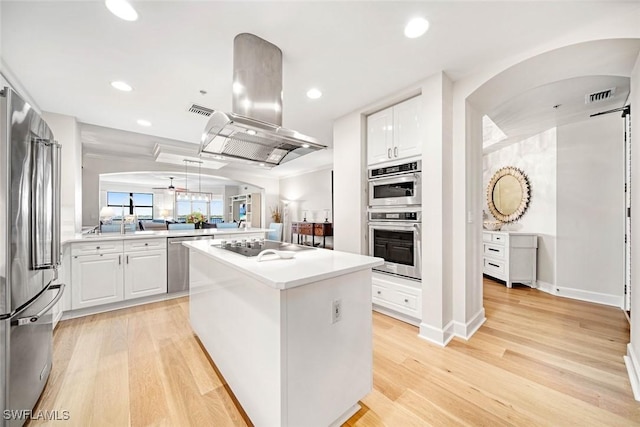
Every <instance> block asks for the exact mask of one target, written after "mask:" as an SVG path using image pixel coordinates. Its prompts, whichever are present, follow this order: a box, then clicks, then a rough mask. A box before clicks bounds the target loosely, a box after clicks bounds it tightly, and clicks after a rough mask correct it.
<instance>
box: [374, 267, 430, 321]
mask: <svg viewBox="0 0 640 427" xmlns="http://www.w3.org/2000/svg"><path fill="white" fill-rule="evenodd" d="M372 286H373V292H372V299H373V304H374V306H373V308H374V310H377V311H380V312H382V313H385V314H388V315H390V316H393V317H396V318H399V319H400V320H404V321H408V322H409V323H412V324H418V323H419V322H420V320H422V288H421V286H422V282H416V281H413V280H407V279H402V278H399V277H398V278H396V277H394V276H389V275H385V274H377V273H374V274H373V285H372ZM380 308H383V309H382V310H380ZM389 310H390V311H389ZM395 313H400V314H401V315H403V316H396V315H394V314H395Z"/></svg>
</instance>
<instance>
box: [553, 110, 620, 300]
mask: <svg viewBox="0 0 640 427" xmlns="http://www.w3.org/2000/svg"><path fill="white" fill-rule="evenodd" d="M623 131H624V122H623V120H622V119H621V118H620V114H618V113H616V114H608V115H603V116H598V117H593V118H590V119H588V120H586V121H581V122H578V123H574V124H570V125H566V126H561V127H559V128H558V184H557V185H558V190H557V191H558V211H557V218H558V219H557V221H558V224H557V227H558V239H557V260H558V261H557V267H556V269H557V278H556V279H557V283H556V288H557V290H558V294H559V295H567V296H572V297H577V298H580V299H586V300H589V301H595V302H601V303H605V304H610V305H616V306H618V307H622V302H623V299H622V297H623V295H624V213H625V208H624V150H623V148H624V134H623Z"/></svg>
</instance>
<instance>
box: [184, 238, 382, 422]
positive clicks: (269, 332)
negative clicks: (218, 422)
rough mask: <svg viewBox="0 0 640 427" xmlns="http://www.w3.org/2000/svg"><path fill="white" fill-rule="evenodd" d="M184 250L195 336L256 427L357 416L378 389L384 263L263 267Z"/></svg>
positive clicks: (302, 261)
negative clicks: (376, 278) (377, 294)
mask: <svg viewBox="0 0 640 427" xmlns="http://www.w3.org/2000/svg"><path fill="white" fill-rule="evenodd" d="M184 245H185V246H187V247H188V248H189V249H190V252H191V253H190V280H191V281H190V291H189V295H190V318H191V324H192V327H193V329H194V331H195V332H196V334H197V335H198V337H199V338H200V341H201V342H202V344H203V345H204V347H205V349H206V351H207V352H208V353H209V355H210V356H211V359H212V360H213V362H214V363H215V364H216V366H217V368H218V369H219V370H220V372H221V373H222V375H223V376H224V378H225V380H226V381H227V383H228V384H229V386H230V388H231V390H232V391H233V393H234V394H235V396H236V397H237V399H238V401H239V402H240V404H241V405H242V407H243V409H244V410H245V412H246V413H247V415H248V416H249V418H250V419H251V421H252V422H253V424H254V425H256V426H268V427H271V426H274V427H275V426H328V425H339V424H340V423H342V422H344V421H346V420H347V419H348V418H349V417H350V416H351V415H353V414H354V413H355V412H356V411H357V410H358V408H359V406H358V401H359V400H360V399H362V398H363V397H364V396H366V395H367V394H368V393H369V392H370V391H371V389H372V382H373V371H372V369H373V356H372V325H371V322H372V318H371V268H372V267H374V266H377V265H381V264H382V263H383V260H382V259H381V258H373V257H368V256H362V255H355V254H349V253H344V252H337V251H331V250H325V249H312V250H305V251H300V252H296V255H295V258H293V259H279V258H276V257H275V256H274V255H271V256H270V257H264V258H263V260H262V261H261V262H258V261H257V260H256V257H250V258H247V257H244V256H242V255H239V254H236V253H233V252H229V251H225V250H223V249H220V248H219V247H215V246H212V244H211V242H207V241H194V242H188V243H184ZM336 309H337V311H338V312H337V314H336Z"/></svg>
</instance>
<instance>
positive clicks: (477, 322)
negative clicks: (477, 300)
mask: <svg viewBox="0 0 640 427" xmlns="http://www.w3.org/2000/svg"><path fill="white" fill-rule="evenodd" d="M486 320H487V318H486V317H485V315H484V307H482V308H481V309H480V311H478V312H477V313H476V315H475V316H473V317H472V318H471V320H469V321H468V322H467V323H466V324H465V323H460V322H454V325H453V330H454V333H455V335H456V336H457V337H460V338H462V339H464V340H467V341H469V338H471V337H472V336H473V334H475V333H476V331H477V330H478V329H480V326H482V324H483V323H484V322H485V321H486Z"/></svg>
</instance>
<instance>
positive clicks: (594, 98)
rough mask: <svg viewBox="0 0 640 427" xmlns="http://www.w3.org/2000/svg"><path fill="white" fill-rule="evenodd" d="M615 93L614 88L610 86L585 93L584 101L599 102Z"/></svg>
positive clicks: (586, 102) (588, 102) (589, 102)
mask: <svg viewBox="0 0 640 427" xmlns="http://www.w3.org/2000/svg"><path fill="white" fill-rule="evenodd" d="M615 94H616V88H615V87H612V88H610V89H605V90H601V91H599V92H593V93H589V94H586V95H585V96H584V103H585V104H591V103H592V102H600V101H604V100H606V99H609V98H613V95H615Z"/></svg>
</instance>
